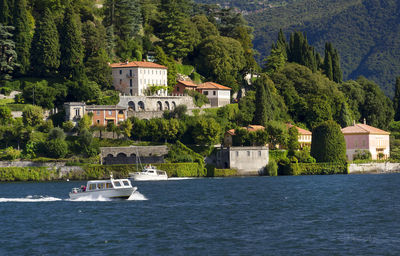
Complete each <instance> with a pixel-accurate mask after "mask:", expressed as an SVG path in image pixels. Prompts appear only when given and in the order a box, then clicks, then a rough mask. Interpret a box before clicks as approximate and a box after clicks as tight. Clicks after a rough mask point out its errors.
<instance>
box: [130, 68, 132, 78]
mask: <svg viewBox="0 0 400 256" xmlns="http://www.w3.org/2000/svg"><path fill="white" fill-rule="evenodd" d="M129 76H130V77H132V69H130V70H129Z"/></svg>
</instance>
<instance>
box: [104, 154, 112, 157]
mask: <svg viewBox="0 0 400 256" xmlns="http://www.w3.org/2000/svg"><path fill="white" fill-rule="evenodd" d="M106 157H114V156H113V154H108V155H107V156H106Z"/></svg>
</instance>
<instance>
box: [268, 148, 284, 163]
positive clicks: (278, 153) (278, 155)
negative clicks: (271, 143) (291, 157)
mask: <svg viewBox="0 0 400 256" xmlns="http://www.w3.org/2000/svg"><path fill="white" fill-rule="evenodd" d="M286 155H287V151H286V150H269V159H274V160H275V161H277V162H278V161H279V160H280V159H282V158H286Z"/></svg>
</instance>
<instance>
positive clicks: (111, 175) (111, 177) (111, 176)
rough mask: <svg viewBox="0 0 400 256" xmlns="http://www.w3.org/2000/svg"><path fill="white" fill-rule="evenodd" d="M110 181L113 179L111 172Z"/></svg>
mask: <svg viewBox="0 0 400 256" xmlns="http://www.w3.org/2000/svg"><path fill="white" fill-rule="evenodd" d="M110 179H111V180H112V179H113V174H112V172H110Z"/></svg>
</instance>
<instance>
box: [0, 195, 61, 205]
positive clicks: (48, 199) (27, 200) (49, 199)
mask: <svg viewBox="0 0 400 256" xmlns="http://www.w3.org/2000/svg"><path fill="white" fill-rule="evenodd" d="M54 201H62V199H61V198H57V197H52V196H27V197H22V198H0V203H8V202H20V203H38V202H54Z"/></svg>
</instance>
